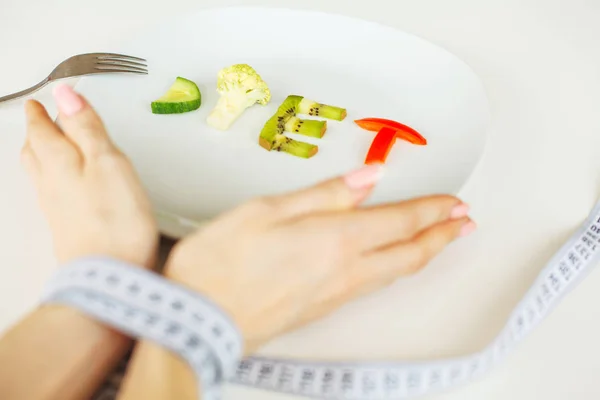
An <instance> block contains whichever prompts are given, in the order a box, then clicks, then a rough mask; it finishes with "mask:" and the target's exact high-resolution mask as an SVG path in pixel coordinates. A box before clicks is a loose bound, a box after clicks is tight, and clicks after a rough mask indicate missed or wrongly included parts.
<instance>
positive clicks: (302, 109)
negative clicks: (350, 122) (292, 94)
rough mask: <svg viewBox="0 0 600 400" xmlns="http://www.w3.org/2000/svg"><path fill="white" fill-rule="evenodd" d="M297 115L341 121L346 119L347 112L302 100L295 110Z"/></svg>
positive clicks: (343, 109) (342, 109) (305, 99)
mask: <svg viewBox="0 0 600 400" xmlns="http://www.w3.org/2000/svg"><path fill="white" fill-rule="evenodd" d="M296 112H297V113H298V114H307V115H310V116H313V117H321V118H326V119H333V120H336V121H343V120H344V118H346V115H347V112H346V109H345V108H340V107H335V106H330V105H327V104H321V103H317V102H316V101H313V100H310V99H307V98H303V99H302V101H300V103H298V107H297V108H296Z"/></svg>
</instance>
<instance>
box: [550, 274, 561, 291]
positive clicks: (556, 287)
mask: <svg viewBox="0 0 600 400" xmlns="http://www.w3.org/2000/svg"><path fill="white" fill-rule="evenodd" d="M548 283H549V284H550V287H551V288H552V290H553V291H554V293H558V292H559V291H560V280H559V279H558V276H556V274H555V273H554V272H551V273H550V275H548Z"/></svg>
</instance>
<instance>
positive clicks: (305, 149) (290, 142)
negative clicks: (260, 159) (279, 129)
mask: <svg viewBox="0 0 600 400" xmlns="http://www.w3.org/2000/svg"><path fill="white" fill-rule="evenodd" d="M273 150H276V151H283V152H286V153H288V154H291V155H294V156H296V157H301V158H311V157H312V156H314V155H315V154H317V152H318V151H319V147H318V146H315V145H314V144H310V143H305V142H300V141H298V140H294V139H292V138H289V137H287V136H285V135H277V136H276V137H275V143H274V147H273Z"/></svg>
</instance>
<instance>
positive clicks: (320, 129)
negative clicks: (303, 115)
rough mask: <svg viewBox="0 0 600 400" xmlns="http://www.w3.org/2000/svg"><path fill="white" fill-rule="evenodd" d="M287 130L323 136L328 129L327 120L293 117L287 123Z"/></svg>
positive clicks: (317, 136) (312, 135) (316, 136)
mask: <svg viewBox="0 0 600 400" xmlns="http://www.w3.org/2000/svg"><path fill="white" fill-rule="evenodd" d="M285 130H286V132H293V133H298V134H300V135H305V136H310V137H315V138H322V137H323V135H324V134H325V131H326V130H327V121H317V120H312V119H300V118H298V117H291V118H290V119H288V120H287V122H286V123H285Z"/></svg>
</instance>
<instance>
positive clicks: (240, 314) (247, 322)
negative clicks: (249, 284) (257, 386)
mask: <svg viewBox="0 0 600 400" xmlns="http://www.w3.org/2000/svg"><path fill="white" fill-rule="evenodd" d="M163 276H164V277H165V278H166V279H168V280H170V281H172V282H175V283H177V284H180V285H182V286H185V287H187V288H188V289H191V290H192V291H194V292H196V293H198V294H201V295H202V296H205V297H206V298H208V299H210V300H211V301H212V302H213V303H214V304H216V305H217V306H219V307H220V308H221V309H222V310H223V311H224V312H225V313H226V314H227V315H228V316H229V317H230V318H231V319H232V320H233V321H234V322H235V324H236V326H237V328H238V329H239V331H240V332H241V334H242V337H243V339H244V356H248V355H250V354H253V353H254V352H255V351H256V350H257V349H258V348H260V347H261V346H262V345H264V344H265V343H266V342H268V340H269V339H270V338H271V336H270V335H266V334H264V333H262V332H261V330H260V329H257V328H262V327H263V326H265V325H262V324H261V322H259V321H257V319H256V318H252V317H251V316H248V314H247V309H248V308H247V307H244V305H243V304H242V305H240V304H237V303H236V302H235V298H236V297H235V294H234V293H230V292H228V291H226V290H222V286H221V285H219V283H218V282H217V281H216V280H214V281H209V280H205V281H203V282H202V283H200V284H199V283H198V282H194V281H192V280H190V279H188V278H186V277H189V276H191V275H190V274H189V273H187V268H185V267H184V266H182V265H181V264H176V263H174V262H173V261H171V260H169V261H167V263H166V264H165V268H164V271H163Z"/></svg>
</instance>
